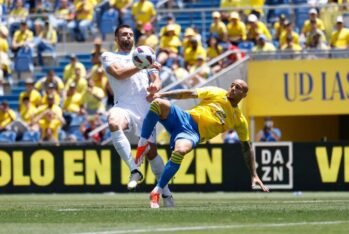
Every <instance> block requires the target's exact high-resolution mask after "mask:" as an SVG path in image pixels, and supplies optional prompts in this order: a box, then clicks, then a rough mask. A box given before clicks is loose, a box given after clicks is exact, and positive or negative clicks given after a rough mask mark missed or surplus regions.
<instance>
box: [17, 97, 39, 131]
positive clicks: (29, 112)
mask: <svg viewBox="0 0 349 234" xmlns="http://www.w3.org/2000/svg"><path fill="white" fill-rule="evenodd" d="M22 102H23V105H22V108H21V111H20V112H19V114H20V117H21V120H22V121H23V122H24V123H26V124H27V125H28V127H32V126H33V125H34V122H33V120H34V117H35V116H36V112H37V108H36V107H35V106H34V105H33V104H32V103H31V102H30V100H29V97H28V96H24V97H23V99H22ZM37 130H38V129H37Z"/></svg>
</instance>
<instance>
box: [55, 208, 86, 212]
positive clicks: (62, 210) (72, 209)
mask: <svg viewBox="0 0 349 234" xmlns="http://www.w3.org/2000/svg"><path fill="white" fill-rule="evenodd" d="M80 210H82V209H74V208H67V209H58V210H57V211H61V212H65V211H80Z"/></svg>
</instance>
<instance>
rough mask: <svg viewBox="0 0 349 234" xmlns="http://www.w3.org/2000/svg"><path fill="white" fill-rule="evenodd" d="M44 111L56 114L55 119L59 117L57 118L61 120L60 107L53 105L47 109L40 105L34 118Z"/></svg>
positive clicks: (45, 106)
mask: <svg viewBox="0 0 349 234" xmlns="http://www.w3.org/2000/svg"><path fill="white" fill-rule="evenodd" d="M45 110H51V111H52V112H53V113H55V114H56V116H57V117H58V116H59V117H61V118H63V112H62V108H61V107H60V106H58V105H56V104H53V105H52V106H51V107H49V106H48V105H41V106H39V108H38V109H37V111H36V115H35V116H38V115H40V114H41V113H42V112H44V111H45ZM57 117H56V118H57Z"/></svg>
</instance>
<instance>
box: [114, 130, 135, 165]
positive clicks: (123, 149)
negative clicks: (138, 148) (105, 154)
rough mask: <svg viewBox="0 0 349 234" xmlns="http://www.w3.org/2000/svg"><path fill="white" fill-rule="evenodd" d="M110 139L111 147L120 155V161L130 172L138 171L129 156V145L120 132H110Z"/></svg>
mask: <svg viewBox="0 0 349 234" xmlns="http://www.w3.org/2000/svg"><path fill="white" fill-rule="evenodd" d="M111 137H112V141H113V145H114V147H115V149H116V152H118V154H119V155H120V157H121V159H122V160H124V162H125V163H126V164H127V166H128V168H129V169H130V171H133V170H135V169H137V170H138V168H137V166H136V164H135V161H134V160H133V157H132V155H131V145H130V142H129V141H128V139H127V138H126V136H125V134H124V132H123V131H122V130H118V131H115V132H111Z"/></svg>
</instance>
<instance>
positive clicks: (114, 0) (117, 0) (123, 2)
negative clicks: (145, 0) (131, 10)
mask: <svg viewBox="0 0 349 234" xmlns="http://www.w3.org/2000/svg"><path fill="white" fill-rule="evenodd" d="M132 2H133V0H110V1H109V4H110V6H112V7H114V8H116V9H122V8H124V7H125V6H127V5H128V4H130V3H132Z"/></svg>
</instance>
